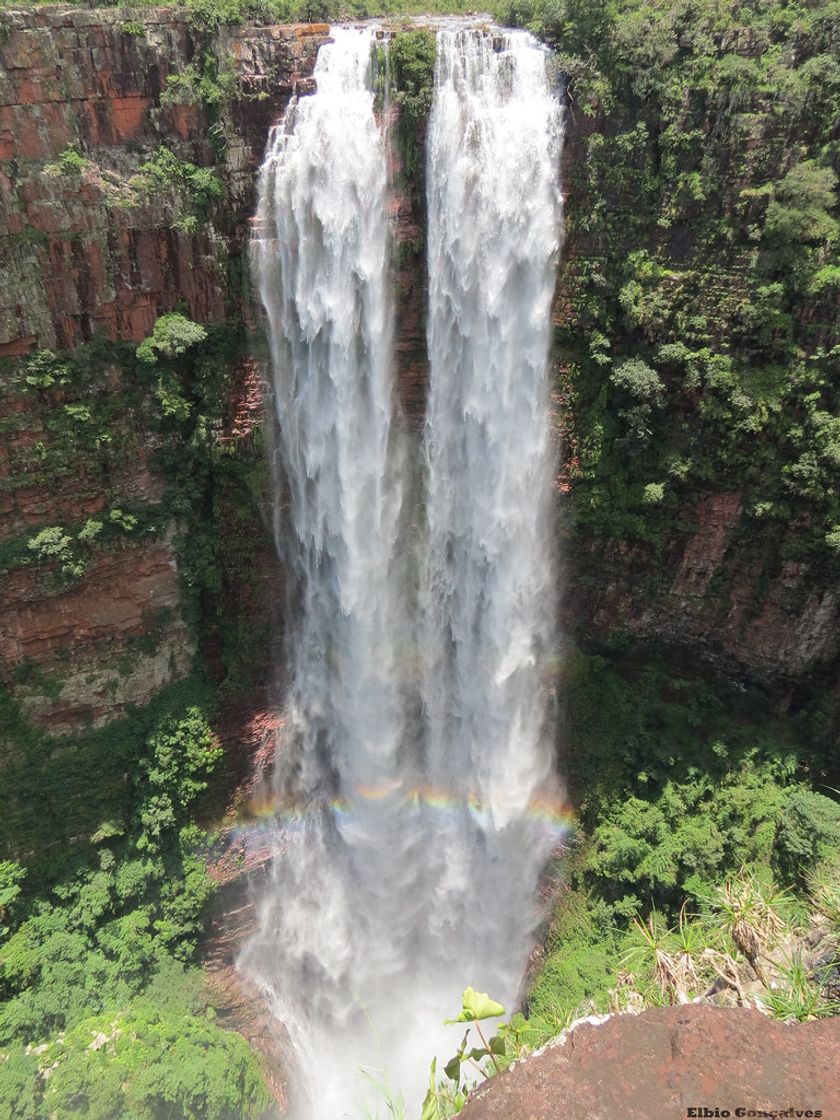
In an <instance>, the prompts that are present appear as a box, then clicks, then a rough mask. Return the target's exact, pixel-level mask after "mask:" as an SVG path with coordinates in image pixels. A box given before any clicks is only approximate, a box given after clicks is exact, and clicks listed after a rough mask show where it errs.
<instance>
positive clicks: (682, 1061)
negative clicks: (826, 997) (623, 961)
mask: <svg viewBox="0 0 840 1120" xmlns="http://www.w3.org/2000/svg"><path fill="white" fill-rule="evenodd" d="M716 1109H717V1110H718V1111H715V1110H716ZM692 1110H694V1111H692ZM704 1110H707V1111H704ZM788 1110H790V1111H788ZM766 1113H771V1114H772V1115H773V1116H774V1117H785V1118H788V1117H790V1118H793V1117H806V1116H820V1115H822V1118H823V1120H840V1018H833V1019H822V1020H818V1021H816V1022H812V1023H796V1024H788V1023H778V1022H773V1021H772V1020H770V1019H767V1018H765V1017H764V1016H763V1015H761V1014H760V1013H759V1012H757V1011H751V1010H750V1011H747V1010H743V1009H741V1008H722V1007H709V1006H706V1005H702V1004H692V1005H688V1006H685V1007H667V1008H655V1009H653V1010H650V1011H645V1012H644V1013H643V1014H641V1015H617V1016H614V1017H613V1018H611V1019H608V1020H607V1021H606V1022H604V1023H601V1024H600V1025H599V1026H595V1025H592V1024H588V1023H582V1024H581V1025H580V1026H578V1027H576V1028H575V1029H574V1030H572V1031H570V1032H568V1033H567V1035H566V1037H565V1041H564V1042H563V1043H562V1044H559V1045H556V1046H552V1047H551V1048H549V1049H547V1050H545V1051H544V1052H543V1053H541V1054H538V1055H536V1056H535V1057H533V1058H529V1059H527V1060H526V1061H523V1062H520V1063H518V1064H517V1065H516V1066H514V1067H513V1068H512V1069H510V1070H508V1071H507V1072H506V1073H503V1074H502V1075H501V1076H500V1077H497V1078H494V1079H493V1080H492V1081H490V1082H488V1083H487V1084H486V1085H485V1086H483V1087H482V1088H481V1089H480V1090H479V1091H478V1092H477V1093H476V1094H475V1096H474V1098H472V1099H471V1100H470V1102H469V1104H468V1105H467V1106H466V1108H465V1109H464V1110H463V1112H462V1113H461V1118H462V1120H688V1118H690V1117H695V1116H696V1117H732V1118H735V1117H741V1116H743V1117H750V1116H752V1117H755V1116H764V1115H765V1114H766Z"/></svg>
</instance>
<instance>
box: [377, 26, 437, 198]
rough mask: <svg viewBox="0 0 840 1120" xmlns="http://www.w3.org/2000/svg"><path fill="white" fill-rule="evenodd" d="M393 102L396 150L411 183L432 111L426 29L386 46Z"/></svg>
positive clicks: (431, 47) (431, 54) (430, 44)
mask: <svg viewBox="0 0 840 1120" xmlns="http://www.w3.org/2000/svg"><path fill="white" fill-rule="evenodd" d="M387 49H388V53H389V63H390V68H391V75H392V82H393V87H394V92H395V97H396V101H397V103H398V104H399V106H400V124H399V129H400V135H399V140H400V147H401V149H402V154H403V176H404V177H405V178H406V179H408V180H409V181H411V182H414V181H415V179H416V175H415V172H416V170H417V168H418V166H419V165H420V163H421V162H422V153H423V151H424V148H425V142H426V121H427V120H428V116H429V111H430V109H431V107H432V94H433V91H434V78H435V54H436V47H435V35H434V32H433V31H430V30H429V29H428V28H424V27H420V28H415V29H413V30H411V31H400V32H398V33H397V34H396V35H395V36H394V37H393V39H392V40H391V42H390V43H389V45H388V48H387Z"/></svg>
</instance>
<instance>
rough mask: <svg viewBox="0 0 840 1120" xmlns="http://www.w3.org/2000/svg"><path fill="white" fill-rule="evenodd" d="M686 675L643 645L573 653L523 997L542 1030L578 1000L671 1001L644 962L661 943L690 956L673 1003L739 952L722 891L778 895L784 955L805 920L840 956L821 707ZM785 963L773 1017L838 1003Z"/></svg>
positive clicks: (838, 870) (554, 1025)
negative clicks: (563, 817) (544, 890)
mask: <svg viewBox="0 0 840 1120" xmlns="http://www.w3.org/2000/svg"><path fill="white" fill-rule="evenodd" d="M684 672H685V675H683V674H682V673H680V671H679V669H678V668H677V667H675V666H669V667H668V668H666V667H665V665H663V664H662V663H660V662H657V661H656V660H652V661H651V660H648V661H645V660H644V659H642V658H640V657H639V656H638V654H636V655H630V654H623V655H614V656H612V657H611V658H609V659H607V658H605V657H602V656H585V655H583V654H575V655H574V656H573V657H572V658H571V660H570V663H569V666H568V676H567V680H566V686H567V687H566V695H567V700H568V702H567V707H566V713H565V719H564V727H563V737H564V740H565V741H566V742H567V743H569V744H570V750H569V752H568V755H567V757H566V762H565V765H566V768H567V772H568V774H569V778H570V793H571V795H572V797H573V799H574V801H575V803H576V804H577V806H578V808H579V828H578V833H577V837H576V840H575V846H574V849H573V850H572V852H571V853H570V858H569V859H568V861H567V862H566V863H565V864H564V867H563V869H562V874H563V875H564V876H565V877H566V878H567V879H568V884H569V885H568V887H567V888H566V889H565V890H564V893H563V894H562V895H561V897H560V899H559V902H558V905H557V908H556V911H555V914H554V916H553V920H552V922H551V926H550V929H549V932H548V937H547V940H546V950H547V952H546V957H545V960H544V962H543V965H542V968H541V970H540V972H539V974H538V975H537V976H536V978H535V980H534V983H533V985H532V989H531V992H530V995H529V999H528V1007H529V1016H530V1020H531V1029H532V1031H533V1032H534V1035H535V1037H536V1038H537V1039H540V1038H544V1037H546V1036H550V1035H551V1034H552V1033H555V1032H556V1031H557V1030H558V1029H560V1028H562V1027H563V1026H564V1025H565V1024H566V1021H567V1019H568V1018H569V1017H570V1016H573V1015H575V1014H577V1013H586V1011H587V1010H588V1009H592V1008H595V1009H597V1010H599V1011H605V1010H609V1009H613V1010H615V1009H619V1008H620V1009H622V1010H623V1009H625V1008H626V1006H627V999H628V997H630V996H631V995H632V994H633V993H636V996H638V998H643V999H644V1000H646V1001H647V1002H668V1001H669V1000H673V999H675V998H676V997H677V994H678V993H677V989H676V988H674V986H673V984H672V985H671V986H670V987H669V986H668V984H664V986H663V983H660V981H662V980H663V974H662V973H661V972H660V974H658V976H657V973H656V971H655V966H656V962H657V959H659V961H660V965H663V966H664V964H665V963H667V962H666V960H665V958H664V957H662V956H661V954H663V953H664V954H670V955H671V956H673V957H674V958H675V959H679V958H680V953H681V952H682V953H683V954H685V953H688V954H689V958H690V960H688V959H686V960H683V964H685V965H686V966H687V964H688V963H691V964H692V969H693V971H689V972H687V973H686V974H685V975H683V974H682V973H675V974H674V976H672V977H671V979H672V980H673V981H674V982H675V983H676V982H677V981H679V984H678V987H679V990H680V991H681V992H682V995H683V996H686V995H687V994H690V995H692V996H693V995H695V994H702V992H704V991H705V990H706V989H707V988H708V987H709V985H710V984H711V983H712V982H713V981H714V980H715V979H716V977H718V976H719V970H721V969H723V970H724V972H725V973H726V972H729V973H731V968H732V965H731V963H730V962H731V961H732V960H736V961H738V960H740V961H741V962H744V961H746V962H747V963H748V958H746V957H745V955H744V952H743V949H742V947H741V946H740V945H739V943H738V930H737V929H734V932H733V930H730V931H729V932H728V933H727V932H726V920H727V919H726V913H725V911H726V907H725V905H724V903H725V902H726V899H727V898H728V899H729V900H730V902H731V901H732V900H733V899H735V898H740V897H741V896H743V898H744V900H746V901H745V902H744V905H743V907H741V909H742V910H743V911H744V914H745V915H746V916H748V917H749V916H750V914H752V915H753V916H755V915H756V914H757V913H758V912H759V911H761V912H762V913H763V910H762V907H764V908H766V906H767V905H769V904H770V903H771V902H772V904H773V907H775V908H776V909H777V910H778V911H779V921H780V923H781V924H780V925H779V927H778V929H777V930H775V932H774V934H773V937H772V938H771V939H770V941H771V942H772V944H770V943H768V946H766V948H771V949H774V950H775V949H776V948H777V947H778V946H779V945H780V944H781V943H782V942H783V941H784V940H785V939H787V941H788V949H787V953H788V955H789V956H790V955H791V953H792V952H793V950H792V948H791V946H793V945H795V944H796V937H795V936H794V935H795V934H796V931H797V930H799V931H801V930H802V927H803V923H804V925H805V926H806V927H807V914H808V913H809V912H810V913H811V914H813V915H815V916H817V920H822V919H820V918H819V915H820V914H823V915H824V920H825V921H826V922H827V923H829V924H830V923H833V924H834V927H835V941H834V953H835V956H837V957H838V960H840V940H838V938H840V910H838V909H837V905H836V903H837V900H838V899H840V805H838V803H837V801H836V800H834V799H833V798H832V796H831V792H832V788H833V786H834V785H835V784H836V779H837V772H836V771H837V762H836V759H835V758H834V757H833V753H832V750H831V746H830V744H825V745H821V733H820V726H819V724H820V719H819V710H818V705H816V704H814V705H813V706H810V707H807V706H806V707H805V708H804V710H803V712H802V713H801V714H800V715H799V717H797V718H794V719H791V720H788V721H782V720H777V719H774V718H773V717H772V716H770V715H768V709H769V704H768V697H767V696H766V695H764V694H763V693H761V692H760V691H759V690H750V689H744V688H743V687H742V686H734V685H732V684H726V683H724V682H721V681H718V682H714V681H707V682H703V681H702V680H700V679H698V677H697V675H696V673H695V672H693V671H692V667H690V666H686V668H685V671H684ZM727 884H729V886H727ZM832 899H833V900H834V902H833V903H832ZM768 900H769V901H768ZM747 903H749V905H747ZM736 910H737V907H736ZM731 911H732V907H731V906H730V912H731ZM774 912H775V911H774ZM731 916H732V915H731V913H730V917H731ZM733 920H734V919H733ZM751 920H752V919H751ZM772 921H775V919H772ZM771 924H772V922H771ZM680 945H682V949H680ZM827 945H828V946H829V948H830V945H831V942H830V939H829V941H827ZM657 950H658V951H659V953H660V958H657V955H656V953H657ZM707 950H708V952H707ZM763 951H764V950H762V952H763ZM704 952H705V954H706V955H705V956H703V954H704ZM701 958H702V959H701ZM795 965H796V960H795V959H794V958H793V957H792V956H791V959H790V960H786V959H785V957H784V954H781V955H777V959H776V961H775V965H774V967H775V968H776V973H774V975H778V978H779V986H778V994H779V999H778V1007H777V1008H776V1011H775V1012H774V1013H777V1014H778V1016H779V1017H785V1016H786V1015H787V1014H788V1012H790V1014H791V1015H792V1014H793V1013H794V1011H795V1009H796V1008H797V1007H799V1006H800V1005H801V1007H803V1008H807V1007H811V1009H812V1011H813V1013H816V1010H814V1009H820V1008H822V1009H823V1010H822V1013H827V1012H829V1011H832V1010H835V1011H836V1010H838V1009H837V1008H835V1007H834V1006H833V1004H832V1002H831V1000H832V999H836V995H835V996H833V997H830V998H829V996H823V995H821V991H820V989H821V985H822V984H826V983H828V981H827V980H826V979H825V977H824V976H823V975H822V974H820V975H817V974H811V973H810V972H809V971H808V970H807V969H806V970H805V972H804V973H803V974H802V975H801V976H800V975H798V974H797V975H796V976H794V974H793V973H794V966H795ZM829 966H830V959H829V960H828V961H827V962H826V970H825V971H826V972H828V971H830V968H829ZM716 968H717V969H718V971H716ZM785 970H787V971H785ZM788 973H790V976H788ZM736 979H737V973H736ZM680 985H681V987H680ZM832 990H833V989H832ZM785 992H788V993H789V995H790V1001H789V1003H787V1004H785V1003H784V1002H783V1000H782V996H783V995H784V993H785ZM634 998H635V997H634ZM797 1000H799V1003H797ZM820 1001H822V1002H820ZM805 1013H806V1012H805V1011H802V1014H803V1015H804V1014H805Z"/></svg>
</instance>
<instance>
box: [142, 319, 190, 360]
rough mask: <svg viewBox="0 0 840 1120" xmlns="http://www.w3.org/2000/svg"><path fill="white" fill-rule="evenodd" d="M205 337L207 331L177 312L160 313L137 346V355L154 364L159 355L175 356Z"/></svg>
mask: <svg viewBox="0 0 840 1120" xmlns="http://www.w3.org/2000/svg"><path fill="white" fill-rule="evenodd" d="M206 338H207V331H206V330H205V328H204V327H202V326H200V325H199V324H198V323H193V322H192V321H191V320H190V319H188V318H187V317H186V316H185V315H181V314H180V313H179V312H175V311H173V312H171V313H170V314H168V315H161V317H160V318H159V319H158V320H157V322H156V323H155V326H154V330H153V331H152V333H151V334H150V335H149V337H148V338H146V339H144V340H143V342H141V343H140V345H139V346H138V347H137V357H138V358H140V360H141V361H143V362H148V363H152V364H154V363H155V362H157V360H158V358H159V357H160V356H163V357H165V358H175V357H178V356H179V355H181V354H184V353H186V351H187V350H189V349H190V348H191V347H193V346H197V345H199V343H202V342H204V340H205V339H206Z"/></svg>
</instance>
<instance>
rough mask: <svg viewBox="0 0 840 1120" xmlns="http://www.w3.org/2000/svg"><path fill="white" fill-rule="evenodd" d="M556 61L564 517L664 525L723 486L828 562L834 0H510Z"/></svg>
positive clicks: (659, 534)
mask: <svg viewBox="0 0 840 1120" xmlns="http://www.w3.org/2000/svg"><path fill="white" fill-rule="evenodd" d="M505 12H506V14H507V16H508V18H509V19H511V20H513V21H515V22H524V23H526V24H528V25H530V26H532V27H534V28H535V30H537V31H538V32H540V33H542V34H544V35H545V36H546V37H547V38H548V40H549V41H550V42H551V43H552V44H553V45H554V46H555V47H556V49H557V51H558V54H559V65H560V68H561V70H563V71H565V72H566V73H567V74H568V76H569V86H568V88H569V101H570V110H569V111H570V113H571V114H572V115H573V116H574V117H575V118H576V120H577V122H578V125H579V128H580V131H581V133H582V134H583V140H582V142H581V147H580V150H579V151H577V150H576V151H575V153H574V161H573V162H572V163H571V165H570V171H569V174H570V176H571V180H570V182H569V183H568V184H567V188H568V191H569V197H568V206H567V210H566V222H567V254H566V256H567V260H566V263H565V265H564V267H563V268H562V270H561V292H562V296H563V298H564V300H567V301H568V304H569V305H570V306H571V307H573V308H574V311H573V312H572V313H571V314H570V316H569V317H567V318H566V321H565V323H564V326H563V327H562V328H561V330H560V337H559V343H560V353H561V362H562V363H563V370H562V373H563V377H562V380H561V383H560V385H559V391H560V392H561V394H563V395H564V396H565V399H566V410H565V416H566V422H567V424H568V426H569V441H570V454H571V468H570V481H571V483H572V495H573V503H574V509H575V515H576V517H577V519H578V523H579V524H580V525H581V526H582V527H583V529H584V531H586V532H593V531H594V532H595V533H599V534H607V535H611V536H619V537H636V538H641V539H644V540H648V541H652V542H660V541H662V540H663V539H664V538H666V537H667V536H668V535H669V534H673V533H674V532H675V531H677V532H678V531H679V530H680V529H681V528H682V527H683V525H682V520H683V518H684V511H685V507H686V500H687V499H690V497H691V495H692V494H693V493H694V492H696V491H698V490H708V489H710V488H711V489H726V490H738V491H740V492H741V493H742V494H743V495H744V505H745V509H746V514H745V523H744V532H747V533H749V534H750V535H751V536H752V537H753V538H755V539H760V540H761V541H762V542H763V545H764V546H765V547H766V550H767V555H768V563H769V562H772V560H773V558H774V557H776V556H777V554H778V551H779V547H780V545H781V542H782V541H783V539H784V538H785V533H784V532H783V531H782V530H783V527H784V526H785V525H786V524H793V525H794V526H795V531H794V532H793V533H792V534H791V535H790V537H791V539H790V541H789V542H787V548H788V552H789V553H791V554H793V555H795V556H796V557H797V558H808V559H810V560H811V561H812V563H813V566H814V572H815V578H817V579H819V580H822V581H823V582H825V581H826V580H827V579H836V578H837V574H838V571H840V568H839V567H838V559H839V558H840V555H839V554H838V549H837V542H838V539H840V537H838V533H837V529H838V525H840V487H838V479H840V362H838V358H840V353H839V352H838V345H837V339H838V333H837V331H838V319H837V315H838V292H840V287H838V285H840V272H838V269H837V247H838V231H840V226H838V210H837V174H838V170H840V147H839V146H838V131H837V128H838V126H837V122H838V120H839V119H840V66H838V63H837V57H838V49H840V5H838V4H837V2H836V0H820V2H818V3H814V4H810V5H807V6H805V5H802V4H797V3H789V2H786V0H779V2H775V3H771V4H761V5H756V4H752V3H747V2H742V0H679V2H677V3H671V2H668V3H662V2H657V0H614V2H611V3H602V2H599V0H598V2H596V0H547V2H543V0H533V2H532V0H523V2H522V3H520V2H519V0H513V2H512V3H510V4H509V5H508V6H507V7H506V9H505Z"/></svg>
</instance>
